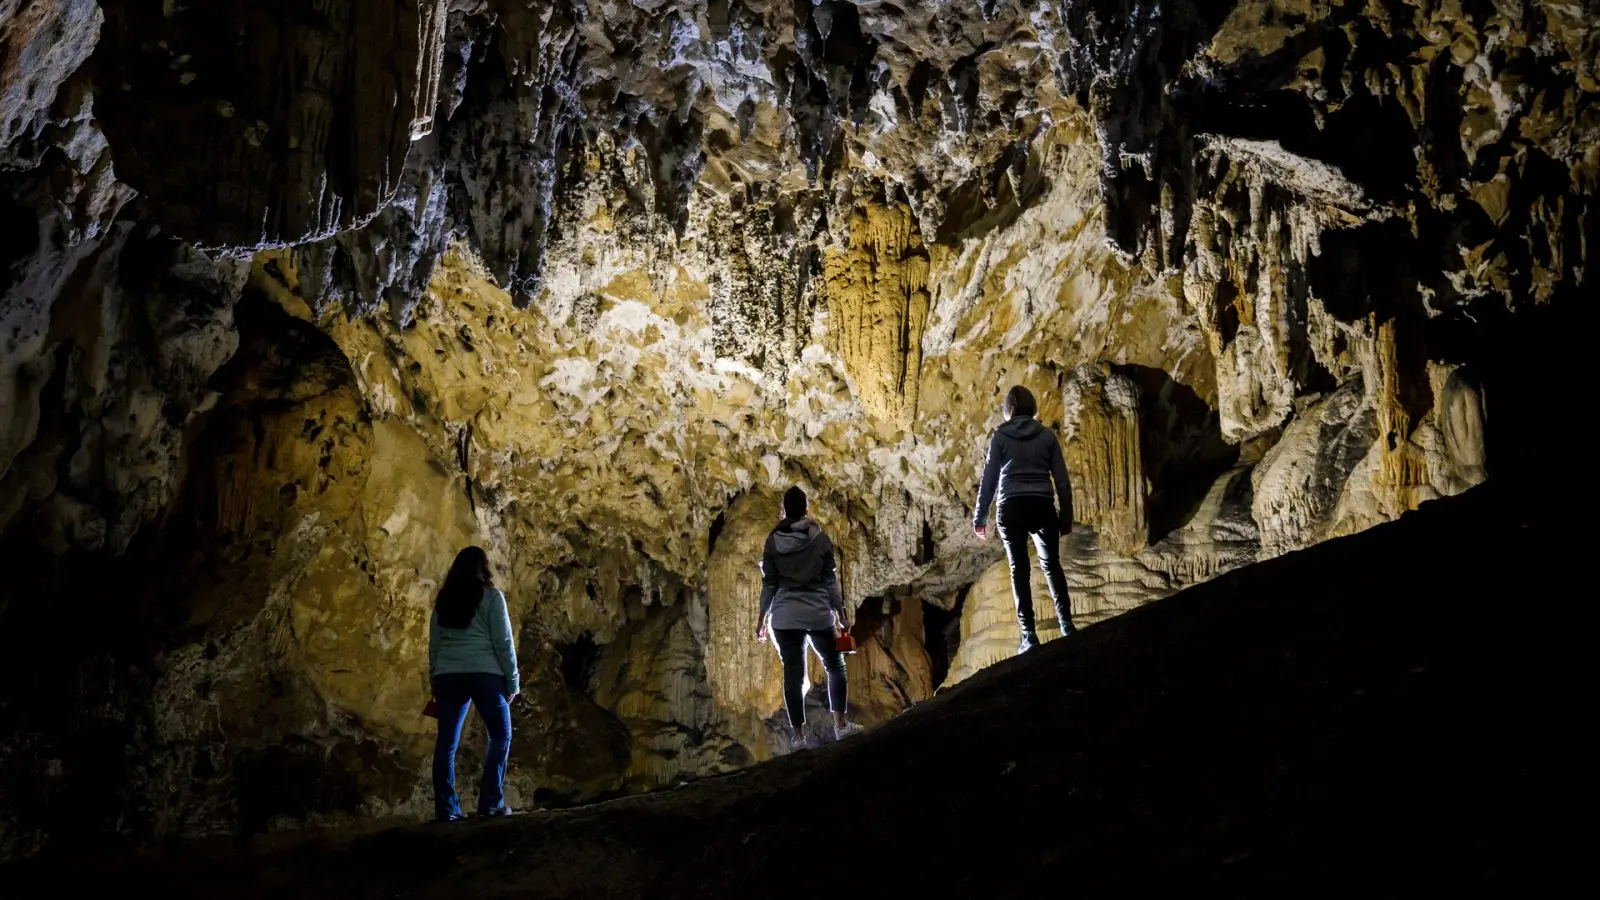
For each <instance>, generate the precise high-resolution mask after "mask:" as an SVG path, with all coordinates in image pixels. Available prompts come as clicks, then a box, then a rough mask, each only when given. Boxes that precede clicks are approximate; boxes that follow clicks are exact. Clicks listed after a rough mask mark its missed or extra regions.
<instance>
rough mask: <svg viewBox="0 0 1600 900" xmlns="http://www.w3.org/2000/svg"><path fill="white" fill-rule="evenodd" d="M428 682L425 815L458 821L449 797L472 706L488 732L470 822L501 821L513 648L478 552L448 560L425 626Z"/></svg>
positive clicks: (456, 805)
mask: <svg viewBox="0 0 1600 900" xmlns="http://www.w3.org/2000/svg"><path fill="white" fill-rule="evenodd" d="M428 678H429V681H430V682H432V684H433V698H434V701H435V703H436V704H437V706H438V710H439V739H438V742H437V743H435V744H434V747H433V812H434V817H435V818H437V819H438V820H440V821H442V822H449V821H454V820H456V819H460V818H462V815H461V803H460V800H459V799H458V798H457V797H456V750H457V749H458V748H459V747H460V745H461V726H462V724H463V723H464V722H465V721H466V719H467V706H468V705H469V704H472V705H476V706H477V707H478V717H479V718H481V719H482V720H483V728H484V731H486V732H488V735H489V745H488V748H487V749H486V750H485V752H484V757H483V780H482V781H481V782H480V784H479V787H478V815H480V816H504V815H510V813H511V810H510V809H509V808H508V807H507V806H506V800H505V779H506V759H507V758H508V757H509V756H510V753H511V701H512V700H515V699H516V698H517V693H518V691H520V690H521V686H520V683H519V679H518V677H517V648H516V641H515V640H514V639H513V638H512V633H511V614H510V612H509V611H508V610H507V609H506V597H505V595H504V594H502V593H500V591H499V589H498V588H496V587H495V586H494V579H493V577H492V576H491V575H490V573H489V556H488V554H486V553H484V552H483V548H482V547H468V548H466V549H465V550H462V551H461V552H460V553H457V554H456V561H455V562H454V563H452V564H451V565H450V574H449V575H447V576H445V579H444V587H442V588H440V589H439V596H438V597H437V598H435V600H434V604H433V616H432V618H431V619H430V620H429V622H428Z"/></svg>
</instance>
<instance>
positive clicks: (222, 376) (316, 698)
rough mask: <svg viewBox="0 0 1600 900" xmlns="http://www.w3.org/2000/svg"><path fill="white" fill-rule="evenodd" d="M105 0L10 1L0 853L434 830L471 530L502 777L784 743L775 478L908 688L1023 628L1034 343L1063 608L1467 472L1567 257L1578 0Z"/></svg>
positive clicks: (0, 466)
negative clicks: (438, 639)
mask: <svg viewBox="0 0 1600 900" xmlns="http://www.w3.org/2000/svg"><path fill="white" fill-rule="evenodd" d="M122 6H127V4H124V5H122ZM122 6H117V5H114V4H107V5H106V6H105V8H103V9H102V8H101V7H100V6H98V5H97V4H95V3H94V2H91V0H0V235H3V239H0V248H3V250H0V267H3V270H4V280H3V283H0V560H3V563H4V567H5V568H4V571H5V572H6V574H7V576H8V577H7V578H6V579H5V580H4V583H3V585H0V667H3V669H0V723H3V724H4V728H3V729H0V735H3V736H0V808H3V809H5V810H6V813H5V814H4V815H0V853H3V854H4V855H7V856H12V855H26V854H30V853H35V852H38V851H40V850H44V849H48V848H50V847H52V846H63V845H67V844H73V843H76V844H78V845H80V846H81V845H88V844H89V843H90V842H93V841H99V840H102V839H104V838H106V837H107V836H110V835H121V836H123V837H125V838H127V839H129V840H133V841H143V840H146V839H150V838H154V837H158V836H167V835H189V836H192V835H205V834H219V833H259V832H270V831H276V830H282V829H293V828H303V827H308V826H318V827H321V826H329V827H341V828H342V827H367V826H370V825H372V824H375V823H378V822H382V821H390V820H404V819H411V818H416V817H419V816H422V815H425V814H426V810H427V808H428V803H429V787H428V774H427V755H428V752H429V746H430V740H431V739H430V732H429V729H430V727H431V724H432V723H431V721H430V720H426V719H424V718H422V717H421V716H420V714H419V710H420V708H421V706H422V703H423V701H424V700H425V699H426V697H427V685H426V674H425V671H424V668H425V659H426V655H425V653H426V648H425V643H426V628H425V623H426V619H427V615H428V610H429V604H430V602H431V598H432V596H433V593H434V591H435V590H436V589H437V586H438V582H439V580H440V579H441V578H442V576H443V574H444V572H445V570H446V568H447V567H448V564H449V561H450V559H451V558H452V556H453V555H454V553H455V552H456V551H457V550H459V549H460V548H461V547H462V546H465V545H468V544H479V545H482V546H484V547H486V548H487V549H488V550H489V552H490V555H491V557H492V559H493V561H494V564H495V568H496V577H497V579H498V580H499V582H500V583H501V584H502V585H503V587H504V588H505V590H506V594H507V597H508V599H509V600H510V604H511V610H512V616H513V620H514V622H515V624H516V626H517V629H518V648H519V653H520V656H521V659H522V661H523V666H524V672H525V675H524V683H525V685H526V691H525V697H524V700H523V701H521V702H519V705H518V707H517V710H516V713H515V720H514V725H515V733H516V738H515V740H514V744H513V749H512V774H511V777H510V784H509V787H508V793H509V796H510V798H511V800H512V802H513V803H515V804H520V805H533V804H552V803H570V802H579V801H583V800H588V799H593V798H597V797H602V796H609V795H612V794H615V793H619V792H627V791H636V790H644V789H650V788H655V787H660V786H665V785H669V784H673V783H676V782H678V781H680V780H683V779H687V778H693V777H698V776H702V775H706V774H711V773H716V772H722V771H727V770H730V769H734V768H738V767H741V766H745V765H749V764H751V763H753V762H756V761H759V760H761V759H764V758H766V757H768V756H770V755H771V754H772V753H773V752H774V751H775V750H776V749H777V748H778V747H779V746H780V743H779V742H778V741H777V740H776V739H775V738H776V736H777V734H778V733H779V732H780V731H781V730H782V720H781V716H782V712H781V709H780V707H781V694H780V692H779V690H778V680H777V679H778V667H777V661H776V658H775V654H774V653H773V651H772V649H771V647H770V646H768V645H762V644H758V643H756V642H755V639H754V631H755V621H754V617H755V612H754V607H755V602H756V597H757V596H758V592H759V572H758V570H757V568H756V561H757V559H758V558H759V553H760V547H761V543H762V540H763V538H764V536H765V534H766V532H767V530H768V529H769V528H770V527H771V525H772V524H773V523H774V522H775V520H776V518H777V515H778V502H777V498H778V497H779V496H781V493H782V491H783V490H784V489H785V488H786V487H787V486H789V485H791V484H799V485H801V486H803V487H805V488H806V490H807V491H808V492H809V493H810V494H811V496H812V498H813V503H814V505H815V507H816V513H817V517H818V519H819V521H821V523H822V524H823V526H824V527H825V528H826V529H827V531H828V532H829V534H830V535H831V536H832V538H833V540H834V542H835V544H836V545H837V546H838V548H839V551H840V558H839V570H840V575H841V581H842V584H843V587H844V591H845V594H846V597H847V600H848V601H849V606H850V609H851V613H850V619H851V627H852V631H853V632H854V633H855V635H856V637H857V640H858V643H859V645H860V646H861V650H860V652H859V653H858V654H856V655H855V656H854V657H852V658H851V660H850V665H851V667H852V669H851V671H852V695H853V698H854V699H853V701H852V707H853V709H854V711H855V712H854V714H855V716H856V717H857V718H858V719H859V720H860V721H862V722H864V723H866V724H868V725H872V724H876V723H879V722H882V721H884V720H885V719H887V718H889V717H891V716H893V715H895V714H896V713H897V712H899V711H901V710H903V709H904V708H905V707H906V706H908V705H909V704H912V703H915V702H917V701H919V700H922V699H925V698H926V697H928V696H929V695H931V693H932V692H933V691H934V690H935V689H937V687H938V686H939V685H941V684H949V683H952V682H954V681H957V680H960V679H963V678H965V677H967V676H969V675H971V674H972V673H973V672H975V671H977V670H979V669H981V668H982V667H984V666H986V665H989V664H991V663H993V662H995V661H996V660H999V659H1002V658H1004V657H1006V656H1008V655H1010V654H1012V653H1014V652H1015V647H1016V640H1015V638H1016V634H1015V630H1014V629H1015V626H1014V624H1013V623H1014V614H1013V611H1012V609H1011V599H1010V592H1009V587H1008V582H1007V576H1006V570H1005V565H1004V562H1003V561H1002V555H1001V551H1000V548H999V546H998V543H997V542H994V541H991V542H988V543H984V542H981V541H980V540H978V539H977V538H976V537H975V536H974V535H973V534H972V533H971V530H970V527H969V523H970V518H971V513H972V510H971V504H972V502H973V498H974V493H975V485H976V480H977V477H978V471H979V468H980V466H981V464H982V455H983V452H984V449H985V447H986V443H987V442H986V437H987V434H988V432H989V431H990V430H991V429H992V428H993V427H994V426H995V425H996V424H998V421H999V409H998V407H999V400H1000V398H1001V396H1002V395H1003V393H1004V391H1005V390H1006V388H1008V387H1009V386H1010V385H1012V384H1018V383H1020V384H1025V385H1027V386H1028V387H1029V388H1031V389H1032V390H1033V391H1034V392H1035V393H1036V394H1037V396H1038V397H1039V401H1040V418H1041V420H1042V421H1043V422H1044V423H1045V424H1047V425H1049V426H1050V427H1052V428H1055V429H1057V431H1058V433H1060V434H1061V436H1062V437H1063V439H1064V441H1065V448H1066V455H1067V459H1068V463H1069V469H1070V471H1071V477H1072V487H1073V492H1074V497H1075V518H1076V523H1077V524H1076V526H1075V527H1074V529H1073V531H1072V533H1071V534H1069V535H1067V536H1066V537H1065V538H1064V539H1063V544H1062V547H1063V558H1064V563H1065V566H1066V569H1067V574H1068V581H1069V584H1070V586H1071V589H1072V608H1073V616H1074V622H1075V624H1077V625H1079V626H1083V625H1087V624H1091V623H1093V622H1095V621H1098V620H1100V619H1102V618H1105V617H1107V616H1111V615H1115V614H1117V613H1119V612H1122V611H1126V610H1128V609H1132V608H1134V607H1136V606H1138V605H1140V604H1142V603H1146V602H1149V601H1150V600H1153V599H1157V598H1159V597H1162V596H1166V595H1168V594H1170V593H1172V592H1174V591H1176V590H1179V589H1181V588H1183V587H1185V586H1188V585H1192V584H1195V583H1197V582H1200V581H1203V580H1206V579H1208V578H1211V577H1213V576H1215V575H1217V574H1219V573H1221V572H1224V571H1227V570H1229V569H1233V568H1236V567H1239V566H1242V565H1247V564H1249V563H1252V562H1256V561H1258V560H1262V559H1266V558H1269V557H1272V556H1275V555H1278V554H1282V553H1286V552H1291V551H1294V550H1298V549H1301V548H1304V547H1307V546H1310V545H1312V544H1315V543H1317V542H1319V541H1323V540H1327V539H1329V538H1331V537H1336V536H1339V535H1344V534H1349V533H1351V532H1354V531H1358V530H1361V529H1364V528H1367V527H1370V526H1372V525H1375V524H1377V523H1380V522H1383V521H1387V520H1389V519H1393V518H1395V517H1396V516H1398V515H1399V514H1401V513H1402V512H1404V511H1406V510H1408V509H1412V508H1415V507H1416V506H1418V505H1419V504H1422V503H1424V502H1427V501H1428V500H1431V499H1433V498H1436V497H1442V496H1447V495H1451V494H1456V493H1459V492H1461V491H1463V490H1465V489H1466V488H1468V487H1470V486H1472V485H1475V484H1477V483H1479V482H1481V481H1483V480H1484V479H1485V478H1486V477H1487V476H1488V474H1489V472H1490V469H1491V466H1492V465H1493V464H1494V463H1495V459H1494V457H1493V455H1492V454H1491V452H1490V450H1491V448H1493V447H1495V446H1499V447H1502V448H1503V447H1506V446H1508V440H1509V439H1508V438H1507V437H1505V436H1504V432H1503V431H1502V432H1500V435H1501V436H1500V438H1499V442H1498V444H1497V443H1496V442H1495V440H1492V438H1494V437H1495V435H1496V431H1495V429H1496V427H1497V419H1496V418H1495V417H1493V416H1491V415H1490V410H1491V408H1492V409H1494V410H1496V411H1497V415H1499V416H1500V419H1501V420H1502V421H1504V420H1505V415H1506V413H1505V411H1506V410H1507V409H1508V408H1510V409H1514V408H1515V406H1516V402H1517V401H1516V399H1515V398H1516V397H1518V396H1520V395H1519V394H1517V393H1516V391H1524V392H1526V391H1527V390H1531V389H1532V388H1530V387H1529V386H1528V384H1527V383H1525V382H1528V376H1527V374H1526V373H1520V374H1519V373H1518V372H1514V371H1510V370H1508V369H1507V368H1506V367H1504V366H1503V365H1501V364H1500V363H1499V362H1498V360H1499V359H1500V357H1499V356H1498V355H1497V354H1498V353H1499V346H1500V342H1501V341H1502V340H1503V338H1504V335H1505V334H1507V333H1509V332H1510V331H1513V330H1515V329H1516V328H1517V326H1518V323H1520V322H1523V321H1525V320H1526V319H1527V318H1528V317H1530V316H1532V315H1537V314H1541V313H1542V312H1543V311H1548V310H1567V309H1571V308H1573V307H1574V305H1575V304H1578V303H1581V302H1582V296H1583V294H1584V292H1585V291H1590V292H1592V291H1593V289H1594V284H1593V276H1592V274H1591V270H1592V267H1591V266H1589V264H1588V260H1587V252H1588V249H1589V248H1590V247H1591V246H1594V245H1595V241H1596V239H1597V238H1600V235H1597V233H1596V229H1597V228H1600V225H1597V221H1600V220H1597V217H1596V215H1595V212H1594V208H1593V194H1594V189H1595V185H1596V178H1597V175H1600V150H1597V148H1600V114H1597V112H1596V107H1595V103H1594V101H1595V98H1596V94H1597V93H1600V85H1597V83H1596V77H1597V60H1600V28H1597V27H1596V26H1595V24H1594V23H1595V22H1596V21H1597V20H1600V9H1596V7H1595V5H1594V3H1593V2H1584V3H1577V4H1573V3H1566V4H1561V3H1548V2H1542V0H1526V2H1519V3H1494V4H1488V5H1482V4H1480V5H1478V6H1471V5H1462V4H1458V3H1453V2H1433V0H1416V2H1412V3H1404V4H1393V3H1391V4H1366V3H1361V4H1357V3H1353V2H1352V3H1335V2H1316V0H1240V2H1235V3H1224V4H1197V3H1164V4H1156V3H1146V2H1142V0H984V2H979V3H970V2H954V0H949V2H925V3H918V4H914V5H907V6H908V7H914V8H902V7H900V6H897V5H893V4H886V3H867V2H861V3H856V2H845V0H812V2H777V0H657V2H644V0H633V2H620V0H557V2H545V0H538V2H535V0H342V2H327V3H308V2H304V0H222V2H214V3H206V4H184V3H168V4H163V5H159V6H157V5H152V4H143V5H134V6H135V7H137V8H127V9H124V8H122ZM113 7H115V8H113ZM1519 379H1520V380H1519ZM1497 392H1499V393H1498V394H1497ZM1491 401H1492V403H1493V404H1494V405H1493V406H1491ZM1034 595H1035V602H1036V605H1037V606H1038V608H1039V611H1040V612H1041V614H1045V613H1047V612H1048V610H1049V601H1048V596H1047V594H1046V593H1045V590H1044V585H1043V583H1042V580H1040V579H1037V578H1036V579H1035V588H1034ZM1045 618H1049V616H1045ZM1044 624H1045V625H1046V628H1045V635H1044V636H1046V637H1047V638H1048V637H1052V636H1054V634H1055V633H1056V632H1054V631H1052V630H1051V629H1050V628H1049V627H1048V626H1049V623H1044ZM68 634H70V635H72V637H71V639H70V640H67V639H62V640H56V641H52V640H49V639H42V638H41V636H49V635H68ZM819 674H820V673H817V672H813V673H812V676H811V680H812V682H813V684H814V685H816V686H815V687H814V688H813V690H812V691H811V693H810V697H809V704H810V705H811V707H812V715H811V719H812V721H813V722H820V721H823V720H824V719H825V712H824V710H823V708H822V706H821V705H820V704H821V702H822V699H821V694H822V690H821V688H820V684H819V682H820V678H819ZM471 728H473V729H475V728H476V726H471ZM480 739H481V738H480V737H479V736H478V735H477V734H476V733H475V731H471V730H469V737H468V740H467V746H468V747H469V748H473V747H475V746H476V744H475V743H474V742H475V741H477V740H480ZM473 755H474V754H473V753H472V752H468V753H467V754H466V755H465V756H464V758H463V764H462V777H463V778H465V779H469V780H470V779H471V778H472V777H473V776H474V774H475V767H476V763H475V762H474V761H472V760H471V757H472V756H473Z"/></svg>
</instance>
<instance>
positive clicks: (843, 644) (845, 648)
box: [833, 631, 856, 653]
mask: <svg viewBox="0 0 1600 900" xmlns="http://www.w3.org/2000/svg"><path fill="white" fill-rule="evenodd" d="M833 648H834V649H835V650H838V651H839V652H840V653H854V652H856V639H855V638H854V637H852V636H851V634H850V632H848V631H846V632H845V633H843V634H841V635H839V636H838V637H836V638H834V639H833Z"/></svg>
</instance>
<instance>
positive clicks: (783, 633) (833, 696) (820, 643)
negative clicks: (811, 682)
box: [772, 628, 847, 728]
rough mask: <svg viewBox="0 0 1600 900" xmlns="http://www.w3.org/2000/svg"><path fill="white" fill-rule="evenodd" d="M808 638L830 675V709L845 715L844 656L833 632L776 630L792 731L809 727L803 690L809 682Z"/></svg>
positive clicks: (826, 630)
mask: <svg viewBox="0 0 1600 900" xmlns="http://www.w3.org/2000/svg"><path fill="white" fill-rule="evenodd" d="M807 638H810V639H811V649H813V650H815V651H816V652H817V656H818V657H819V658H821V660H822V668H823V671H825V672H827V673H828V709H830V710H832V711H833V712H837V713H842V712H844V711H845V700H846V699H847V698H846V696H845V690H846V688H845V677H844V654H842V653H840V652H839V648H838V647H836V646H835V645H834V642H833V631H832V630H831V629H826V628H825V629H822V630H820V631H805V630H803V629H800V628H774V629H773V630H772V640H773V642H774V643H776V644H777V645H778V658H779V659H781V660H783V708H784V709H786V710H788V712H789V725H790V727H792V728H799V727H800V726H802V725H804V724H806V695H805V692H804V691H802V690H801V689H800V686H801V685H802V684H804V683H805V680H806V639H807Z"/></svg>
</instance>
